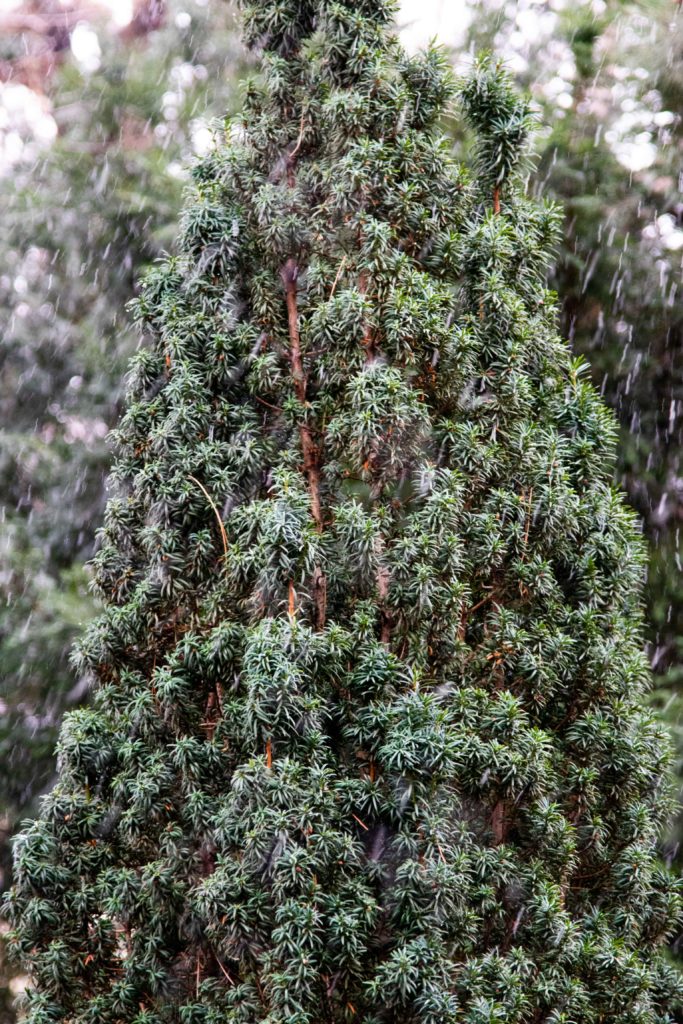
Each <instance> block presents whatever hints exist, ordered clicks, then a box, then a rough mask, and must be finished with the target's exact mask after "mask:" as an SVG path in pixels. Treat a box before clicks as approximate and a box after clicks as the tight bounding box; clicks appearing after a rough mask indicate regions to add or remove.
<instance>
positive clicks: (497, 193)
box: [493, 185, 500, 216]
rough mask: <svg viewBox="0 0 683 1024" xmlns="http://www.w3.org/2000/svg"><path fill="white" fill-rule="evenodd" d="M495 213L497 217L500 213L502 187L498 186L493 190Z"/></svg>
mask: <svg viewBox="0 0 683 1024" xmlns="http://www.w3.org/2000/svg"><path fill="white" fill-rule="evenodd" d="M493 212H494V213H495V214H496V216H498V214H499V213H500V186H498V185H496V187H495V188H494V190H493Z"/></svg>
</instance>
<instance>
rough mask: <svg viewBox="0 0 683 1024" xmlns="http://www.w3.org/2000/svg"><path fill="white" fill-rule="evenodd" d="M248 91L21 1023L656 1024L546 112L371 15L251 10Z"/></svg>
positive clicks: (657, 937)
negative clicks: (542, 173)
mask: <svg viewBox="0 0 683 1024" xmlns="http://www.w3.org/2000/svg"><path fill="white" fill-rule="evenodd" d="M244 7H245V10H244V23H245V33H246V39H247V42H248V43H249V44H250V45H252V46H254V47H256V46H258V47H259V48H261V49H262V50H263V69H264V74H263V79H262V81H260V82H254V83H253V84H252V85H251V86H250V88H249V89H248V92H247V96H246V109H245V114H244V117H243V119H241V120H240V121H238V122H235V123H233V124H231V125H230V127H229V130H228V131H227V133H226V138H225V140H223V141H222V142H221V144H220V145H219V146H218V148H217V149H216V150H215V152H213V153H212V154H211V155H210V156H209V157H208V158H206V159H204V160H203V161H201V162H200V163H199V164H198V165H197V167H196V169H195V172H194V191H193V194H192V195H191V197H190V198H189V200H188V203H187V205H186V207H185V210H184V214H183V218H182V234H181V239H180V244H179V248H178V255H176V256H174V257H172V258H170V259H168V260H166V261H165V262H164V263H162V264H160V266H159V267H158V269H156V270H155V271H154V272H153V273H152V274H151V275H150V276H149V277H148V279H147V282H146V285H145V288H144V290H143V293H142V296H141V298H140V300H139V302H138V303H137V313H138V318H139V320H140V322H141V324H142V325H143V326H144V329H145V333H146V336H147V339H148V344H147V345H146V346H145V347H143V348H142V349H141V350H140V352H139V354H138V355H137V356H136V358H135V360H134V364H133V368H132V371H131V375H130V382H129V398H128V408H127V412H126V414H125V416H124V417H123V419H122V421H121V423H120V426H119V428H118V429H117V431H116V432H115V440H116V445H117V461H116V466H115V470H114V478H113V480H114V486H115V488H116V490H117V493H116V495H115V496H114V497H113V498H112V499H111V500H110V502H109V504H108V507H107V512H106V518H105V527H104V530H103V532H102V543H101V548H100V551H99V553H98V555H97V559H96V591H97V593H98V596H99V598H100V599H101V600H102V601H103V603H104V605H105V610H104V613H103V614H102V616H101V617H100V618H99V619H98V620H97V621H96V622H95V623H94V624H93V626H92V627H91V628H90V629H89V630H88V631H87V633H86V634H85V636H84V638H83V640H82V641H81V643H80V644H79V647H78V650H77V655H76V665H77V669H78V672H79V674H80V675H82V676H83V677H86V678H87V677H92V678H94V679H96V680H97V682H98V687H97V692H96V694H95V699H94V705H93V707H92V708H91V709H88V710H81V711H78V712H75V713H72V714H70V715H68V716H67V717H66V719H65V722H64V726H63V729H62V733H61V738H60V744H59V758H60V778H59V782H58V785H57V787H56V788H55V790H54V791H53V792H52V794H51V795H50V796H49V797H48V798H46V800H45V802H44V806H43V813H42V816H41V818H40V819H39V820H38V821H37V822H35V823H34V824H33V825H32V826H31V827H30V828H28V830H27V831H26V833H25V835H24V836H23V837H22V839H21V840H20V842H19V843H18V845H17V855H16V872H17V883H16V887H15V890H14V892H13V894H12V898H11V902H10V909H11V913H12V915H13V918H14V921H15V923H16V926H17V931H16V935H15V943H16V947H17V949H18V951H19V952H20V954H21V955H22V956H23V958H24V959H25V961H26V962H27V963H28V964H29V965H30V967H31V969H32V971H33V973H34V976H35V979H36V983H37V988H36V991H35V992H34V994H33V996H32V999H31V1008H30V1011H29V1021H30V1022H31V1024H48V1022H57V1021H63V1022H66V1021H68V1022H69V1024H86V1022H89V1024H95V1022H97V1024H123V1022H124V1021H125V1022H126V1024H162V1022H164V1024H171V1022H174V1024H175V1022H182V1024H219V1022H220V1024H238V1022H244V1024H247V1022H248V1024H253V1022H256V1021H263V1022H266V1021H267V1022H268V1024H275V1022H278V1024H285V1022H286V1024H308V1022H310V1024H319V1022H321V1021H326V1022H330V1024H332V1022H335V1024H336V1022H341V1021H345V1022H352V1021H354V1020H362V1021H363V1022H365V1024H380V1022H385V1024H389V1022H391V1024H408V1022H417V1021H420V1022H421V1024H447V1022H453V1024H455V1022H456V1021H457V1022H468V1024H484V1022H493V1021H501V1022H502V1021H505V1022H506V1024H508V1022H509V1024H514V1022H520V1024H521V1022H522V1021H524V1022H528V1021H534V1022H541V1021H546V1022H553V1024H560V1022H564V1024H569V1022H572V1021H577V1022H578V1021H581V1022H582V1024H598V1022H610V1024H612V1022H613V1024H655V1022H657V1024H664V1022H666V1021H673V1020H674V1019H675V1018H674V1016H673V1014H674V1013H675V1012H676V1006H677V1005H678V1001H679V997H680V983H679V981H678V978H677V976H676V975H675V973H674V972H673V971H671V970H670V969H669V968H668V967H667V966H666V964H665V963H664V961H663V959H662V957H661V954H660V953H659V952H658V948H657V947H658V946H660V945H661V944H662V943H663V942H664V941H665V939H666V937H667V935H668V934H669V933H670V931H671V929H672V928H673V926H674V924H675V921H676V918H677V915H678V910H679V897H678V893H677V888H676V886H675V885H674V883H673V882H672V881H671V879H670V878H669V877H668V876H667V875H666V873H665V872H663V871H662V870H661V869H660V868H659V867H658V865H657V863H656V861H655V858H654V852H653V850H654V844H655V841H656V837H657V835H658V833H659V830H660V828H661V825H662V821H663V819H664V817H665V815H666V813H667V811H668V800H667V785H666V765H667V744H666V742H665V740H664V738H663V736H662V730H661V728H660V727H658V726H657V724H656V723H655V722H654V721H653V719H652V718H651V716H650V715H649V713H648V712H647V711H646V710H645V709H644V706H643V705H644V695H645V691H646V688H647V685H648V669H647V664H646V661H645V659H644V656H643V654H642V653H641V645H642V635H641V633H642V629H641V625H642V624H641V612H640V601H639V593H640V583H641V578H642V575H643V570H644V559H643V550H642V545H641V542H640V539H639V536H638V532H637V530H636V528H635V525H634V521H633V516H632V514H631V513H630V512H629V511H628V510H627V509H626V508H625V506H624V504H623V500H622V498H621V496H620V495H619V494H618V493H616V492H615V491H614V489H613V487H612V484H611V479H612V471H613V458H614V447H615V429H614V424H613V422H612V418H611V416H610V414H609V413H608V412H607V411H606V410H605V408H604V407H603V405H602V404H601V401H600V399H599V398H598V396H597V394H596V392H595V391H594V389H593V387H592V385H591V384H590V383H589V381H588V380H587V377H586V372H585V367H584V365H583V364H582V363H581V362H580V361H579V362H576V361H572V359H571V358H570V354H569V350H568V347H567V345H566V343H565V342H564V341H562V339H561V338H560V337H559V335H558V331H557V308H556V305H555V300H554V296H553V295H552V294H551V293H549V292H548V291H547V290H546V288H545V286H544V277H545V274H546V271H547V266H548V262H549V260H550V258H551V254H552V250H553V247H554V245H555V244H556V240H557V224H558V218H557V215H556V213H555V212H554V210H553V209H551V208H546V207H543V206H539V205H538V204H536V203H534V202H531V201H529V200H528V199H527V198H525V195H524V187H523V172H524V163H523V158H524V152H525V143H526V138H527V135H528V132H529V128H530V118H529V114H528V110H527V108H526V105H525V104H524V103H523V102H522V101H521V100H519V99H518V98H517V96H516V95H515V93H514V92H513V90H512V89H511V87H510V85H509V83H508V81H507V79H506V77H505V75H504V74H503V73H502V72H501V71H500V70H499V69H498V68H497V67H495V66H494V65H493V64H491V63H490V62H486V61H485V62H483V63H482V64H480V65H479V66H478V67H477V68H476V69H475V70H474V72H473V74H472V76H471V77H470V78H469V79H468V81H467V82H466V83H464V84H463V86H462V89H461V94H462V101H463V105H464V110H465V113H466V116H467V118H468V120H469V122H470V124H471V125H472V126H473V128H474V129H475V130H476V132H477V137H478V149H477V156H478V165H477V167H476V170H475V173H474V174H473V175H472V176H471V179H468V177H467V176H466V175H465V174H464V173H463V172H462V171H461V170H459V169H458V168H457V167H456V166H455V165H454V164H453V163H452V162H451V160H450V159H449V157H448V155H447V151H448V146H447V145H446V144H445V143H444V140H443V139H442V137H441V135H440V134H439V131H438V128H437V124H438V119H439V116H440V113H441V111H442V109H443V105H444V103H445V102H446V100H447V99H448V98H449V96H450V94H451V88H452V87H451V83H450V80H449V76H448V73H447V70H446V68H445V66H444V62H443V59H442V58H441V57H440V56H439V54H438V53H435V52H433V51H430V52H428V53H427V54H426V55H424V56H423V57H419V58H412V59H409V58H407V57H406V56H405V55H404V54H403V52H402V51H401V49H400V47H399V46H398V44H397V42H396V41H395V39H394V38H393V37H392V36H391V35H390V33H389V32H388V28H387V24H388V22H389V21H390V19H391V17H392V14H393V9H392V4H391V3H390V2H387V3H381V2H380V3H378V2H377V0H344V2H342V0H315V2H313V0H310V2H306V3H303V4H302V3H294V2H293V0H292V2H290V3H287V2H286V0H277V2H276V0H260V2H254V3H245V5H244Z"/></svg>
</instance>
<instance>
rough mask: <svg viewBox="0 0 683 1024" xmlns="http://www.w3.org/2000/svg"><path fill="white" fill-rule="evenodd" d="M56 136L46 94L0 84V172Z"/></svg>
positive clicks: (16, 84)
mask: <svg viewBox="0 0 683 1024" xmlns="http://www.w3.org/2000/svg"><path fill="white" fill-rule="evenodd" d="M0 2H1V0H0ZM56 137H57V123H56V121H55V119H54V118H53V117H52V114H51V113H50V104H49V102H48V100H47V99H46V97H45V96H40V95H38V93H35V92H33V90H32V89H29V88H28V87H27V86H25V85H20V84H19V83H14V82H4V83H2V84H0V175H3V174H6V173H8V172H9V171H10V170H11V168H12V167H13V166H14V165H15V164H17V163H19V161H21V160H31V159H35V158H36V157H37V156H38V154H39V152H40V151H41V150H42V149H45V148H46V147H48V146H50V145H51V144H52V143H53V142H54V140H55V139H56Z"/></svg>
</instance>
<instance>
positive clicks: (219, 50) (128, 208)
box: [0, 0, 243, 1024]
mask: <svg viewBox="0 0 683 1024" xmlns="http://www.w3.org/2000/svg"><path fill="white" fill-rule="evenodd" d="M133 14H134V16H133V19H132V21H131V22H130V23H129V24H128V25H127V26H125V28H124V29H123V30H122V29H121V28H120V27H119V26H117V25H116V24H115V23H114V22H112V20H111V18H110V17H109V16H108V14H107V12H106V11H103V10H102V8H101V6H98V5H97V4H88V5H84V4H78V5H74V8H73V9H71V8H68V7H67V8H65V7H64V5H62V4H59V3H44V4H35V3H33V4H26V5H22V6H20V7H18V8H17V9H16V10H15V11H13V12H12V13H11V15H6V16H3V15H0V31H2V30H3V29H4V30H5V32H12V33H13V34H12V35H7V36H4V35H3V36H2V37H1V38H0V79H1V80H2V84H1V85H0V102H1V106H0V111H2V113H3V114H4V118H3V117H2V114H0V170H1V171H2V177H0V204H1V206H2V210H3V214H2V233H1V235H0V268H1V270H0V516H1V521H2V528H1V540H0V665H1V666H2V671H1V678H2V683H1V689H0V711H1V712H2V714H1V717H0V808H1V809H2V810H1V818H0V829H1V834H0V840H2V841H1V842H0V868H1V869H2V872H3V876H4V877H3V883H4V885H6V884H7V881H8V872H9V866H10V865H9V859H10V851H9V843H8V841H7V839H8V837H9V835H11V833H12V832H13V830H14V829H15V827H16V825H17V823H18V821H19V820H20V819H21V818H22V817H25V816H26V815H27V814H30V813H31V810H32V809H33V808H34V807H35V801H36V798H37V796H38V795H39V794H40V792H42V791H43V790H44V789H45V788H46V787H47V786H49V783H50V780H51V777H52V773H53V770H54V757H53V754H54V745H55V739H56V732H57V728H58V724H59V721H60V719H61V716H62V714H63V712H64V711H65V710H66V709H67V708H68V707H71V706H74V705H75V704H77V703H79V702H81V701H83V700H84V699H85V698H86V692H85V687H84V685H83V684H82V683H81V682H80V681H79V680H78V679H77V678H74V675H73V673H72V672H71V670H70V668H69V662H68V656H69V650H70V647H71V643H72V640H73V637H74V635H75V633H76V632H77V631H78V628H79V625H80V624H82V623H83V622H85V621H87V620H88V619H89V618H90V617H91V615H92V614H93V612H94V608H93V605H92V602H91V599H90V597H89V593H88V587H87V577H86V570H85V568H84V564H85V563H86V561H87V560H88V558H89V557H90V556H91V555H92V553H93V547H94V542H95V533H96V530H97V529H98V527H99V525H100V522H101V519H102V509H103V505H104V498H105V477H106V473H107V468H108V464H109V453H108V450H107V446H106V441H105V437H106V434H107V432H108V430H109V428H110V427H111V426H112V424H113V423H114V422H115V420H116V418H117V412H118V408H119V400H120V397H121V393H122V384H123V378H124V374H125V370H126V364H127V361H128V358H129V356H130V355H131V353H132V351H133V350H134V348H135V346H136V344H137V343H138V337H137V334H136V332H134V331H133V330H132V328H131V325H130V323H129V321H128V317H127V313H126V304H127V303H128V301H129V300H130V299H131V298H132V296H133V295H134V292H135V285H136V282H137V280H138V279H139V278H140V276H141V274H142V273H143V271H144V268H145V266H146V265H147V264H149V263H150V262H151V261H153V260H155V259H156V258H157V257H158V256H160V254H161V253H162V252H163V251H164V249H165V248H167V247H168V246H169V245H170V242H171V239H172V237H173V234H174V232H175V230H176V222H177V215H178V210H179V208H180V203H181V197H182V192H183V187H184V181H185V177H186V170H187V168H188V167H189V165H190V163H191V160H192V157H193V155H194V154H196V153H201V152H203V151H204V150H205V149H206V147H207V146H208V145H209V144H210V140H211V131H210V119H211V117H212V116H214V115H215V116H218V115H223V114H224V113H225V112H226V111H229V110H231V108H232V107H233V103H234V101H235V89H236V83H237V80H238V78H239V65H240V62H241V61H242V60H243V55H242V51H241V47H240V46H239V45H238V43H237V38H236V35H235V33H234V30H233V16H232V12H231V10H230V8H229V6H228V5H227V4H224V3H216V4H212V5H211V7H209V6H208V5H206V4H200V3H198V2H191V3H185V4H180V3H175V2H171V3H169V4H168V5H167V6H166V7H165V8H163V7H161V6H160V5H159V4H158V3H157V2H156V0H155V2H153V3H152V4H144V5H138V7H137V8H136V9H135V11H134V12H133ZM16 30H21V31H20V32H19V34H15V32H16ZM10 1003H11V993H10V992H9V991H8V990H5V992H4V994H2V995H0V1021H1V1022H3V1024H4V1022H5V1021H8V1022H9V1021H11V1020H13V1011H12V1009H11V1008H10Z"/></svg>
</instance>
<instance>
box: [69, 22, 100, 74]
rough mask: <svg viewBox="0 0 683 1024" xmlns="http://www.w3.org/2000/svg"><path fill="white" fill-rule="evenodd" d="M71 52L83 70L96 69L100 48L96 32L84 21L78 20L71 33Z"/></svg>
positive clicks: (98, 64)
mask: <svg viewBox="0 0 683 1024" xmlns="http://www.w3.org/2000/svg"><path fill="white" fill-rule="evenodd" d="M71 52H72V53H73V55H74V58H75V59H76V62H77V63H78V64H80V65H81V67H82V69H83V70H84V71H97V69H98V67H99V66H100V57H101V56H102V49H101V47H100V41H99V39H98V38H97V32H95V31H94V30H93V29H92V28H91V27H90V26H89V25H86V23H85V22H79V24H78V25H76V28H75V29H74V30H73V32H72V33H71Z"/></svg>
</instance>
